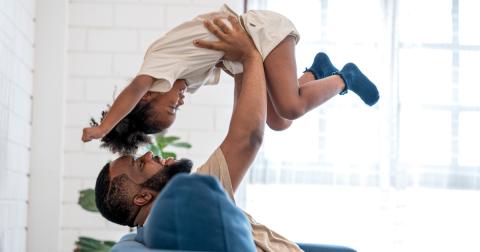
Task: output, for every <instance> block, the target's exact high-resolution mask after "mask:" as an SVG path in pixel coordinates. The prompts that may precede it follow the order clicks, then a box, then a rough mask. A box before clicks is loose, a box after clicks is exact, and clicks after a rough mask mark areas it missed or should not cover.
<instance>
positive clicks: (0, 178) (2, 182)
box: [0, 161, 8, 230]
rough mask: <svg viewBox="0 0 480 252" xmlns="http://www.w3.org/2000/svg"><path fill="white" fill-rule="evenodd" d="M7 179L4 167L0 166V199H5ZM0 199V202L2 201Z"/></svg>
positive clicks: (6, 195)
mask: <svg viewBox="0 0 480 252" xmlns="http://www.w3.org/2000/svg"><path fill="white" fill-rule="evenodd" d="M0 162H1V161H0ZM7 179H8V177H7V169H6V167H0V199H1V200H3V199H6V198H7V197H8V193H7V187H8V181H7ZM1 200H0V203H1V202H2V201H1ZM0 220H1V219H0ZM2 230H3V229H2Z"/></svg>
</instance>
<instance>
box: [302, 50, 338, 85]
mask: <svg viewBox="0 0 480 252" xmlns="http://www.w3.org/2000/svg"><path fill="white" fill-rule="evenodd" d="M304 72H311V73H312V74H313V76H315V80H318V79H323V78H325V77H328V76H330V75H334V74H336V73H337V72H338V69H337V68H336V67H335V66H333V64H332V62H331V61H330V59H329V58H328V56H327V54H326V53H323V52H319V53H317V55H316V56H315V59H314V60H313V64H312V66H311V67H310V68H307V69H305V71H304Z"/></svg>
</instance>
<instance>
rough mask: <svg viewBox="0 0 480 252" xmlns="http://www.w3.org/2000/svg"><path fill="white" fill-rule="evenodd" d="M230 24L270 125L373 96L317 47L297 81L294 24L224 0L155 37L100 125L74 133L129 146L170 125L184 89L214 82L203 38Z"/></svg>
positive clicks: (122, 148) (215, 55) (230, 68)
mask: <svg viewBox="0 0 480 252" xmlns="http://www.w3.org/2000/svg"><path fill="white" fill-rule="evenodd" d="M226 19H228V22H226ZM211 20H214V22H215V25H213V24H212V23H211ZM240 23H241V25H240ZM242 26H243V27H242ZM205 27H206V28H208V30H207V29H205ZM231 29H237V30H238V29H245V30H246V32H247V33H248V35H250V38H251V39H252V40H253V43H254V44H255V46H256V48H257V49H258V51H259V52H260V54H261V55H262V57H263V60H264V67H265V75H266V79H267V85H268V92H269V101H268V108H267V109H268V115H267V124H268V125H269V127H270V128H272V129H274V130H284V129H286V128H288V127H289V126H290V124H291V121H290V120H294V119H296V118H298V117H300V116H302V115H304V114H305V113H306V112H308V111H310V110H311V109H313V108H316V107H317V106H319V105H320V104H322V103H323V102H325V101H327V100H328V99H330V98H331V97H333V96H334V95H336V94H338V93H340V94H345V93H346V92H347V90H352V91H353V92H355V93H356V94H358V95H359V96H360V98H361V99H362V100H363V101H364V102H365V103H366V104H368V105H370V106H371V105H373V104H375V103H376V102H377V101H378V99H379V94H378V90H377V88H376V87H375V85H374V84H373V83H372V82H371V81H370V80H368V78H367V77H366V76H365V75H363V74H362V73H361V71H360V70H359V69H358V68H357V67H356V66H355V65H354V64H353V63H348V64H346V65H345V66H344V67H343V68H342V70H341V71H338V70H337V68H335V67H334V66H333V65H332V63H331V62H330V60H329V59H328V56H327V55H326V54H324V53H319V54H317V55H316V57H315V59H314V62H313V64H312V66H311V67H310V68H308V69H306V71H305V72H304V74H303V75H302V76H301V77H300V78H299V79H298V81H297V77H296V65H295V55H294V52H295V45H296V43H297V42H298V40H299V34H298V32H297V30H296V29H295V27H294V25H293V24H292V23H291V22H290V21H289V20H288V19H287V18H285V17H284V16H282V15H280V14H277V13H274V12H271V11H249V12H247V13H246V14H244V15H242V16H241V17H239V16H238V15H236V14H235V13H234V12H233V11H232V10H231V9H230V8H228V6H226V5H224V6H223V7H222V8H221V9H220V10H219V11H217V12H211V13H207V14H203V15H200V16H198V17H196V18H195V19H193V20H192V21H189V22H185V23H183V24H181V25H179V26H177V27H176V28H174V29H173V30H171V31H169V32H168V33H167V34H165V36H163V37H162V38H160V39H159V40H157V41H155V42H154V43H153V44H152V45H151V46H150V48H149V49H148V50H147V52H146V55H145V59H144V63H143V65H142V67H141V69H140V72H139V73H138V75H137V77H136V78H135V79H134V80H133V81H132V83H131V84H130V85H128V86H127V87H126V88H125V89H124V90H123V91H122V93H121V94H120V95H119V96H118V97H117V99H116V100H115V102H114V103H113V105H112V107H111V108H110V110H109V111H108V113H107V112H103V113H102V115H103V116H102V119H101V123H100V125H98V124H97V123H96V122H95V121H93V120H92V127H91V128H85V129H84V130H83V136H82V140H83V141H84V142H87V141H90V140H92V139H98V138H102V142H103V144H102V147H107V148H109V149H110V150H111V151H112V152H114V153H115V152H120V153H122V154H126V153H133V152H135V151H136V149H137V148H138V146H139V145H140V144H145V143H148V142H149V137H148V136H147V135H146V134H153V133H158V132H160V131H162V130H164V129H166V128H168V127H170V126H171V124H172V123H173V121H174V120H175V114H176V111H177V109H178V107H179V106H181V105H183V98H184V95H183V94H184V91H185V90H187V91H188V92H190V93H193V92H195V91H196V90H197V89H198V88H199V87H200V86H202V85H204V84H216V83H218V79H219V73H220V72H219V69H218V68H216V67H215V65H217V63H219V62H221V61H222V57H223V52H221V51H214V50H208V49H207V48H210V49H215V48H214V46H212V44H213V45H214V44H215V42H213V43H205V41H206V40H209V41H212V40H215V36H217V37H219V36H225V35H226V34H228V33H229V32H230V31H231ZM209 30H210V31H211V32H209ZM192 42H193V43H192ZM198 47H203V48H198ZM217 50H218V48H217ZM222 66H223V67H224V69H226V71H227V72H229V73H231V74H233V75H235V80H236V81H237V80H241V78H238V77H239V76H240V74H241V72H242V71H243V69H242V65H241V64H239V63H238V62H230V61H223V62H222Z"/></svg>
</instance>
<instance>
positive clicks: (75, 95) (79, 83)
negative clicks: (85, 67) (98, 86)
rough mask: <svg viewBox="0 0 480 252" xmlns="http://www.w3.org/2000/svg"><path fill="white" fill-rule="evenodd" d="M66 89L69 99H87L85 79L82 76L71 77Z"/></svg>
mask: <svg viewBox="0 0 480 252" xmlns="http://www.w3.org/2000/svg"><path fill="white" fill-rule="evenodd" d="M66 89H67V91H66V92H67V101H84V100H85V80H83V79H80V78H69V79H68V82H67V87H66Z"/></svg>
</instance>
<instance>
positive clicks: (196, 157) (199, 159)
mask: <svg viewBox="0 0 480 252" xmlns="http://www.w3.org/2000/svg"><path fill="white" fill-rule="evenodd" d="M212 153H213V152H211V153H208V154H195V153H194V154H190V155H189V156H188V159H190V160H192V162H193V169H194V170H196V169H197V168H198V167H200V166H201V165H203V164H204V163H205V162H206V161H207V160H208V158H209V157H210V155H211V154H212Z"/></svg>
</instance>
